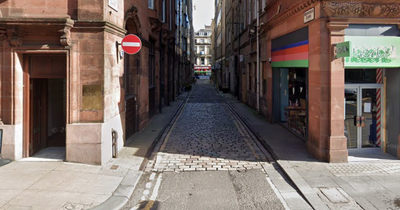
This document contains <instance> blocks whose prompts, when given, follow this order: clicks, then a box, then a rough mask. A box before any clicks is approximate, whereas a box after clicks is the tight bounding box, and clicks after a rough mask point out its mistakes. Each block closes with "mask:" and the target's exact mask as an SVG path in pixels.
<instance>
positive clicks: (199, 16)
mask: <svg viewBox="0 0 400 210" xmlns="http://www.w3.org/2000/svg"><path fill="white" fill-rule="evenodd" d="M214 2H215V0H193V28H194V31H198V30H200V29H202V28H204V25H211V19H213V18H214V14H215V13H214V9H215V8H214Z"/></svg>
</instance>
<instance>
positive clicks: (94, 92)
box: [82, 85, 103, 110]
mask: <svg viewBox="0 0 400 210" xmlns="http://www.w3.org/2000/svg"><path fill="white" fill-rule="evenodd" d="M82 109H83V110H101V109H103V91H102V86H101V85H82Z"/></svg>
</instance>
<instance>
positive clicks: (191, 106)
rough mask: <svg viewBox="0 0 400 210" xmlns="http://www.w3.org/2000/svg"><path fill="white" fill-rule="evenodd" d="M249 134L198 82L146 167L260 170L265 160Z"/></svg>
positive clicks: (211, 90) (208, 88)
mask: <svg viewBox="0 0 400 210" xmlns="http://www.w3.org/2000/svg"><path fill="white" fill-rule="evenodd" d="M250 135H251V134H249V133H248V132H247V130H246V129H245V128H244V127H243V126H242V124H241V123H240V122H239V121H238V120H237V119H236V118H235V116H234V115H233V114H232V113H231V111H230V110H229V109H228V107H227V105H226V103H225V102H224V100H223V97H222V96H221V95H220V94H219V93H218V92H217V91H215V90H214V88H213V87H212V86H211V85H210V84H209V81H208V80H199V81H198V83H197V84H196V85H195V86H194V88H193V90H192V92H191V94H190V96H189V99H188V101H187V103H186V105H185V107H184V108H183V110H182V112H181V114H180V116H179V117H178V119H177V121H176V122H175V124H174V125H173V127H172V129H171V131H170V133H169V134H168V136H167V137H166V139H165V141H164V143H163V144H162V145H161V147H160V149H159V152H158V153H157V154H156V161H155V164H154V163H152V162H151V163H150V165H153V164H154V169H157V170H158V171H220V170H248V169H261V163H263V162H268V158H267V157H266V155H265V154H266V152H265V151H264V149H263V148H262V149H261V148H260V147H259V146H258V145H257V143H256V142H254V141H253V139H252V137H251V136H250ZM150 165H149V166H150Z"/></svg>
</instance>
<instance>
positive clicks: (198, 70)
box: [194, 66, 211, 76]
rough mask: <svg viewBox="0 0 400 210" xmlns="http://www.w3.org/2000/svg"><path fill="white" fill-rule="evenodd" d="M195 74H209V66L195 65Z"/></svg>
mask: <svg viewBox="0 0 400 210" xmlns="http://www.w3.org/2000/svg"><path fill="white" fill-rule="evenodd" d="M194 75H195V76H211V66H195V67H194Z"/></svg>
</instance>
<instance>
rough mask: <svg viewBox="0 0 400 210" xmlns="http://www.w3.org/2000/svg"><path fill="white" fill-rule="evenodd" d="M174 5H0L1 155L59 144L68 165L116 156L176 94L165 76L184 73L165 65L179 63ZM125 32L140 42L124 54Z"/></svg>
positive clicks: (97, 0)
mask: <svg viewBox="0 0 400 210" xmlns="http://www.w3.org/2000/svg"><path fill="white" fill-rule="evenodd" d="M176 2H177V1H172V0H170V1H153V3H154V5H153V6H152V7H151V8H149V1H139V0H137V1H136V0H133V1H122V2H121V1H108V0H90V1H89V0H83V1H44V2H43V1H19V0H11V1H6V2H2V3H0V11H1V13H0V38H1V41H2V44H1V45H0V55H1V56H0V68H1V72H2V74H1V82H0V92H1V98H0V101H1V105H0V106H1V107H0V118H1V122H2V125H0V127H1V129H3V139H4V141H3V142H2V146H3V147H2V151H1V153H2V154H1V155H2V156H3V158H10V159H13V160H18V159H21V158H24V157H29V156H32V155H34V154H35V153H36V152H37V151H39V150H41V149H44V148H47V147H50V146H51V145H53V144H54V145H56V146H64V147H66V161H70V162H80V163H88V164H100V165H102V164H104V163H106V162H107V161H108V160H109V159H110V158H112V156H113V153H114V154H115V152H116V151H119V150H121V149H122V148H123V146H124V143H125V141H126V140H127V138H129V136H126V132H128V133H129V135H132V134H133V133H134V132H136V131H139V130H141V129H143V128H144V127H145V126H146V125H147V123H148V121H149V119H150V118H151V116H152V115H151V114H157V113H159V112H161V110H162V107H163V106H165V105H168V104H169V101H171V100H174V99H175V98H176V97H177V95H178V94H179V87H178V86H177V85H176V84H180V83H183V81H182V79H183V78H179V77H177V76H175V77H174V76H173V75H178V72H179V71H181V74H185V73H184V71H185V69H184V68H180V69H178V68H177V64H174V62H171V61H174V60H176V59H177V58H178V57H179V56H180V55H179V53H176V52H177V51H178V50H177V48H178V47H179V46H177V45H176V42H175V38H174V35H175V32H176V31H177V30H180V29H179V28H177V27H176V22H177V21H178V23H179V21H182V20H176V15H175V11H176V12H182V11H178V8H180V7H179V6H177V5H176ZM189 2H190V1H189ZM179 3H182V2H179ZM163 4H165V5H163ZM161 8H168V10H166V11H163V10H162V9H161ZM169 8H171V9H169ZM185 12H186V13H191V10H189V9H187V10H186V11H185ZM162 18H163V19H162ZM178 25H179V24H178ZM129 33H132V34H136V35H138V36H139V37H140V38H141V40H142V49H141V51H140V52H139V53H137V54H135V55H127V54H125V55H123V53H121V50H122V48H121V46H120V45H119V44H118V43H120V42H121V40H122V38H123V37H124V36H125V35H126V34H129ZM190 35H191V34H190V33H187V38H188V39H190ZM192 49H193V47H192V48H187V50H192ZM150 50H151V52H150ZM187 50H183V51H182V52H181V53H185V52H186V51H187ZM178 62H179V63H185V64H186V65H188V66H190V63H191V61H190V59H188V58H186V60H179V59H178ZM192 63H193V62H192ZM187 69H188V70H187V71H188V72H190V70H189V68H187ZM150 71H152V72H151V73H150ZM186 74H189V73H186ZM150 76H151V77H152V78H151V79H152V80H151V82H152V84H150V82H149V81H150V80H149V79H150V78H149V77H150ZM60 81H62V82H61V83H60ZM56 89H57V90H58V92H56V93H53V94H51V92H52V91H53V92H54V91H55V90H56ZM41 91H42V92H41ZM58 96H59V97H58ZM60 112H61V113H62V114H58V113H60ZM127 113H128V116H126V115H127ZM150 113H151V114H150ZM38 119H39V120H38ZM127 123H128V124H127ZM115 134H117V136H118V138H117V142H115V143H114V142H113V135H114V136H116V135H115ZM60 136H61V137H60ZM52 138H57V139H56V140H52ZM133 140H134V139H133ZM52 141H54V142H52Z"/></svg>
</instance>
